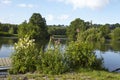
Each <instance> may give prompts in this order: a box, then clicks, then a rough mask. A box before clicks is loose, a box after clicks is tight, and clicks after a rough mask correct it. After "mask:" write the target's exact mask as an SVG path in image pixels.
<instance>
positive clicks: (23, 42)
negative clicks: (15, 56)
mask: <svg viewBox="0 0 120 80" xmlns="http://www.w3.org/2000/svg"><path fill="white" fill-rule="evenodd" d="M34 41H35V40H34V39H31V40H30V39H29V38H28V37H27V38H23V39H19V41H18V43H15V47H14V49H15V50H19V49H27V48H29V47H32V46H34Z"/></svg>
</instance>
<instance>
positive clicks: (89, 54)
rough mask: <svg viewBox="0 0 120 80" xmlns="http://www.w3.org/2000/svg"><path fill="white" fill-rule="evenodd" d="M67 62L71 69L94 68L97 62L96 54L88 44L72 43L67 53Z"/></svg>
mask: <svg viewBox="0 0 120 80" xmlns="http://www.w3.org/2000/svg"><path fill="white" fill-rule="evenodd" d="M65 57H66V61H67V63H68V65H69V67H70V68H71V69H76V68H80V67H83V68H92V65H93V64H94V63H95V61H96V56H95V53H94V52H93V49H92V48H91V46H90V45H89V44H88V43H86V42H80V41H76V42H70V43H69V45H68V48H67V50H66V53H65Z"/></svg>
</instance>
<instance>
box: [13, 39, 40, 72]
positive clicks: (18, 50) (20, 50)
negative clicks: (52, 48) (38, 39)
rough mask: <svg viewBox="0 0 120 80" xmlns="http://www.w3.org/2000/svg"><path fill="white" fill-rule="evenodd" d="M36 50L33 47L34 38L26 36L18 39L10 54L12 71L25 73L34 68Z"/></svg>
mask: <svg viewBox="0 0 120 80" xmlns="http://www.w3.org/2000/svg"><path fill="white" fill-rule="evenodd" d="M37 56H38V51H37V49H36V48H35V44H34V40H33V39H32V40H29V38H28V37H26V38H23V39H19V41H18V43H15V46H14V53H13V54H12V56H11V58H12V72H13V73H25V72H33V71H35V70H36V59H37Z"/></svg>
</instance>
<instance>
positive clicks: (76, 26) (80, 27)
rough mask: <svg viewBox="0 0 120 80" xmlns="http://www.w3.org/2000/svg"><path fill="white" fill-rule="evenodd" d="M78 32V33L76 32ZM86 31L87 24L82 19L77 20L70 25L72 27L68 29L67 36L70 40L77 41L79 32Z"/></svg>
mask: <svg viewBox="0 0 120 80" xmlns="http://www.w3.org/2000/svg"><path fill="white" fill-rule="evenodd" d="M76 30H77V31H76ZM85 30H86V24H85V22H84V20H81V19H80V18H77V19H75V20H74V21H72V22H71V23H70V26H69V27H68V28H67V36H68V38H69V39H70V40H76V35H77V32H79V31H80V32H82V31H85Z"/></svg>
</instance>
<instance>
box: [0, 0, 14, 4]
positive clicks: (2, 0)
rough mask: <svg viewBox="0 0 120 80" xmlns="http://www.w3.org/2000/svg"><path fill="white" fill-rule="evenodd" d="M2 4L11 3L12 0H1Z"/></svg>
mask: <svg viewBox="0 0 120 80" xmlns="http://www.w3.org/2000/svg"><path fill="white" fill-rule="evenodd" d="M0 3H1V4H11V3H12V1H11V0H0Z"/></svg>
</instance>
